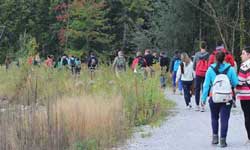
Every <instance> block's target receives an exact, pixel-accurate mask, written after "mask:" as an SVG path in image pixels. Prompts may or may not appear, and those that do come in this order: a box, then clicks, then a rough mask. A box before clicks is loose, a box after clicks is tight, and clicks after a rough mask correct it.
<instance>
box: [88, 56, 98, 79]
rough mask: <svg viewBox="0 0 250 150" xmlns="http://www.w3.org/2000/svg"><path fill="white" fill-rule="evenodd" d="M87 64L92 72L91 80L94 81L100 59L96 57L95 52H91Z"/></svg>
mask: <svg viewBox="0 0 250 150" xmlns="http://www.w3.org/2000/svg"><path fill="white" fill-rule="evenodd" d="M87 64H88V69H89V71H90V78H91V80H92V79H93V77H94V72H95V70H96V68H97V66H98V59H97V57H96V56H95V54H94V52H92V51H90V53H89V57H88V59H87Z"/></svg>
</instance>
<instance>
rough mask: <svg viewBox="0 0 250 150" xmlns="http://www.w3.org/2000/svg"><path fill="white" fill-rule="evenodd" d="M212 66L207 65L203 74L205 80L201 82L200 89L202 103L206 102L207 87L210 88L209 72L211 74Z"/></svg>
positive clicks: (210, 78)
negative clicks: (201, 87) (201, 89)
mask: <svg viewBox="0 0 250 150" xmlns="http://www.w3.org/2000/svg"><path fill="white" fill-rule="evenodd" d="M212 71H213V70H212V68H211V67H209V68H208V70H207V72H206V76H205V81H204V83H203V91H202V96H201V101H202V103H203V104H205V103H206V100H207V96H208V92H209V89H210V86H211V82H212V81H211V80H212V77H211V74H212Z"/></svg>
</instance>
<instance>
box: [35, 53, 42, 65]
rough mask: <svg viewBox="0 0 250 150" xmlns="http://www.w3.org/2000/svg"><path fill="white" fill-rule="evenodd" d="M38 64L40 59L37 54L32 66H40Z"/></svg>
mask: <svg viewBox="0 0 250 150" xmlns="http://www.w3.org/2000/svg"><path fill="white" fill-rule="evenodd" d="M40 64H41V59H40V56H39V53H37V54H36V56H35V58H34V60H33V65H34V66H40Z"/></svg>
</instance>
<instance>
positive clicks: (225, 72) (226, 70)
mask: <svg viewBox="0 0 250 150" xmlns="http://www.w3.org/2000/svg"><path fill="white" fill-rule="evenodd" d="M230 67H231V66H228V67H227V68H226V69H225V70H224V71H223V72H222V74H227V72H228V70H229V69H230Z"/></svg>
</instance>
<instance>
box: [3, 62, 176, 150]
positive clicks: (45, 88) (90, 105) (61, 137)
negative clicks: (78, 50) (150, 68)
mask: <svg viewBox="0 0 250 150" xmlns="http://www.w3.org/2000/svg"><path fill="white" fill-rule="evenodd" d="M0 76H1V77H2V78H1V84H0V89H1V91H0V96H7V97H8V101H9V103H8V105H7V106H5V108H2V109H1V111H2V112H1V113H0V128H1V131H3V132H1V133H0V137H1V138H0V145H1V146H0V149H10V150H12V149H13V150H14V149H20V150H29V149H32V150H33V149H37V150H40V149H44V148H46V149H47V150H54V149H60V150H62V149H65V150H83V149H104V148H110V147H113V146H114V145H115V144H116V143H117V142H120V141H122V140H123V139H126V138H127V137H128V136H129V133H131V129H132V128H133V127H134V126H137V125H144V124H149V123H152V122H156V121H158V120H159V119H160V118H163V117H164V116H166V113H167V110H168V109H169V108H171V107H172V106H173V104H172V103H171V102H169V101H167V100H165V98H164V95H163V93H162V92H161V90H160V89H159V79H158V75H155V77H153V78H148V79H147V80H144V79H143V78H142V76H140V75H135V74H133V73H132V72H131V71H127V72H126V73H124V74H121V75H120V77H119V78H118V77H116V76H115V75H114V72H112V71H111V70H110V68H109V67H107V66H102V67H100V68H99V69H98V70H97V71H96V72H95V73H94V75H93V80H91V76H90V72H88V71H87V70H83V71H82V73H81V75H80V76H72V75H71V74H70V72H69V71H68V70H67V69H66V68H65V69H62V70H57V69H47V68H44V67H32V68H31V67H29V66H24V67H21V68H12V69H10V70H9V71H8V72H6V71H5V70H4V69H3V68H1V70H0ZM0 106H1V105H0Z"/></svg>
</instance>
